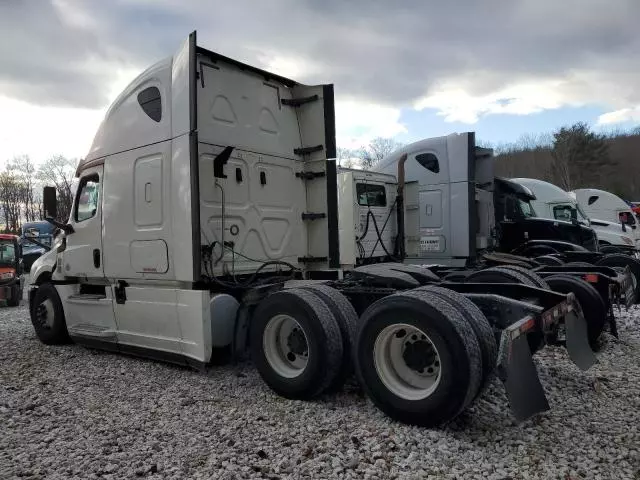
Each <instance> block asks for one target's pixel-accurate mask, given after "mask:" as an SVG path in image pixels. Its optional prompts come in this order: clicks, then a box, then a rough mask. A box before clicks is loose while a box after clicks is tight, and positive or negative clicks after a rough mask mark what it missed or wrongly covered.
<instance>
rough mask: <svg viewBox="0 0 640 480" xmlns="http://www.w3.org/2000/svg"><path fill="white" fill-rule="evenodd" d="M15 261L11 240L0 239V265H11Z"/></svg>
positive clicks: (13, 246) (14, 250)
mask: <svg viewBox="0 0 640 480" xmlns="http://www.w3.org/2000/svg"><path fill="white" fill-rule="evenodd" d="M15 261H16V247H15V245H14V243H13V242H12V241H11V240H0V265H2V266H5V267H6V266H9V265H13V264H14V263H15Z"/></svg>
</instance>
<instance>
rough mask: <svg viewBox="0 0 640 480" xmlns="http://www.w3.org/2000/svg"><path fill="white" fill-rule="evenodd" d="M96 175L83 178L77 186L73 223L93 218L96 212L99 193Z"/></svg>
mask: <svg viewBox="0 0 640 480" xmlns="http://www.w3.org/2000/svg"><path fill="white" fill-rule="evenodd" d="M99 187H100V182H99V178H98V175H91V176H88V177H84V178H83V179H82V180H81V181H80V185H79V186H78V195H77V196H76V205H75V217H74V218H75V221H76V222H83V221H85V220H89V219H90V218H93V217H94V216H95V214H96V212H97V211H98V192H99V191H100V188H99Z"/></svg>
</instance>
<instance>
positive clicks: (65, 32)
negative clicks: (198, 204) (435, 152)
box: [0, 0, 640, 156]
mask: <svg viewBox="0 0 640 480" xmlns="http://www.w3.org/2000/svg"><path fill="white" fill-rule="evenodd" d="M638 20H640V1H638V0H610V1H605V0H563V1H544V0H523V1H506V0H505V1H497V0H484V1H473V2H472V1H469V0H462V1H455V2H453V1H449V2H426V1H417V0H407V1H403V2H392V1H386V2H385V1H379V0H369V1H365V0H353V1H348V0H343V1H338V0H327V1H319V0H269V1H246V0H233V1H204V0H193V1H189V0H185V1H179V0H111V1H98V0H87V1H74V0H0V29H1V31H2V32H3V41H2V42H1V43H0V108H2V107H4V108H2V110H0V127H3V126H6V125H7V124H9V123H11V124H14V123H15V118H22V117H25V118H28V117H29V116H30V115H28V114H27V113H26V112H33V111H34V110H33V109H34V108H37V109H40V110H42V111H43V112H44V113H43V117H47V113H46V111H48V112H49V114H50V115H51V114H52V112H58V114H59V115H63V116H64V118H65V119H66V121H67V123H70V125H69V126H70V127H73V125H75V123H74V122H77V123H78V124H79V123H82V124H83V125H86V124H87V118H89V117H91V118H93V117H92V115H93V113H92V112H95V113H96V115H97V116H99V115H101V114H102V112H103V110H104V108H105V107H107V106H108V104H109V102H110V100H111V99H112V98H113V97H114V95H115V94H117V88H121V87H122V86H124V84H126V81H128V80H129V79H130V78H131V77H132V76H134V75H135V74H136V73H137V72H138V71H139V70H141V69H143V68H145V67H146V66H147V65H149V64H151V63H153V62H154V61H156V60H158V59H160V58H162V57H164V56H168V55H171V54H172V52H173V51H174V50H175V49H176V48H177V46H178V45H179V44H180V42H181V41H182V40H183V39H184V38H185V37H186V36H187V35H188V34H189V32H190V31H192V30H194V29H197V30H198V38H199V43H200V44H202V45H204V46H206V47H207V48H209V49H211V50H214V51H218V52H220V53H223V54H225V55H228V56H232V57H235V58H238V59H240V60H243V61H245V62H248V63H252V64H257V65H260V66H262V67H264V68H268V69H271V70H274V71H276V72H278V73H282V74H284V75H288V76H291V77H293V78H295V79H296V80H299V81H303V82H309V83H321V82H332V83H334V84H335V85H336V94H337V99H338V103H339V105H338V126H339V135H341V136H342V139H343V142H345V143H349V142H357V141H365V140H366V138H369V137H370V136H372V135H385V136H391V135H394V136H400V137H403V136H404V137H407V138H419V137H421V136H422V137H424V136H428V135H426V134H425V132H424V131H425V130H438V133H440V131H446V128H447V127H449V130H451V131H453V130H460V129H461V128H467V129H480V130H482V128H485V127H486V128H488V126H491V128H490V129H489V131H493V130H495V131H496V132H497V131H498V130H499V128H500V122H498V124H497V125H493V123H495V122H496V121H498V120H499V119H501V120H502V122H504V127H505V128H507V129H508V126H509V123H510V119H511V118H512V117H514V116H517V117H519V118H521V117H526V116H530V117H531V118H532V119H535V118H539V117H536V115H539V114H540V113H541V112H551V113H552V114H551V113H550V115H551V116H550V117H549V120H548V123H549V125H550V128H553V126H554V118H556V117H554V115H556V114H557V118H564V116H563V115H565V113H566V111H567V109H572V108H586V109H587V110H588V114H589V115H591V117H592V118H593V119H594V120H595V121H596V122H600V123H606V124H612V123H623V124H624V125H628V124H629V123H634V122H635V123H638V122H639V121H640V109H639V105H640V88H638V85H640V70H638V67H637V59H638V55H639V54H640V25H639V24H638ZM114 90H115V91H114ZM2 101H4V102H5V103H4V104H3V103H2ZM16 109H18V110H19V109H22V110H21V111H17V110H16ZM10 112H15V114H12V115H11V117H12V120H11V121H9V114H10ZM74 112H75V114H74ZM31 116H32V115H31ZM54 118H55V117H54ZM96 118H97V117H96ZM545 118H546V117H545ZM92 121H94V123H95V120H92ZM483 122H488V123H486V125H485V124H483ZM534 124H535V125H536V127H535V128H538V129H540V128H542V127H541V126H540V125H538V124H537V123H535V122H534V123H531V126H528V125H529V124H527V123H526V122H525V124H523V127H522V128H525V129H526V128H533V125H534ZM465 125H466V127H465ZM483 125H485V127H483ZM543 126H544V125H543ZM14 128H15V127H14ZM486 128H485V129H486ZM492 129H493V130H492ZM88 132H89V131H87V132H83V134H84V135H90V133H88ZM522 133H525V132H522ZM1 135H2V134H0V140H2V139H3V137H2V136H1ZM509 135H511V134H509ZM509 135H507V137H509ZM492 136H494V137H495V136H496V135H493V134H492ZM13 137H14V136H12V138H13ZM507 139H508V138H507ZM496 140H499V138H496ZM89 142H90V139H89V140H87V141H84V143H83V144H82V145H86V146H88V143H89ZM1 148H2V147H0V156H1V155H2V154H3V153H4V154H5V155H6V154H8V153H9V152H8V151H6V150H5V151H3V150H1ZM73 148H75V147H73ZM73 148H70V150H73ZM78 148H80V147H79V146H78ZM14 149H15V148H14ZM11 153H13V150H11ZM74 154H75V153H74Z"/></svg>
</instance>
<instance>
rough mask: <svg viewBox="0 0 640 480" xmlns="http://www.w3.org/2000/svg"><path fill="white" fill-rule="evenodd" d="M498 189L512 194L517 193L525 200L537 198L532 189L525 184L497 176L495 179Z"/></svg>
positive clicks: (516, 194)
mask: <svg viewBox="0 0 640 480" xmlns="http://www.w3.org/2000/svg"><path fill="white" fill-rule="evenodd" d="M494 182H495V185H496V189H497V190H499V191H501V192H503V193H508V194H511V195H515V196H517V197H519V198H522V199H523V200H535V199H536V196H535V195H534V194H533V192H532V191H531V190H529V189H528V188H527V187H525V186H524V185H520V184H519V183H516V182H512V181H510V180H507V179H506V178H501V177H496V178H495V179H494Z"/></svg>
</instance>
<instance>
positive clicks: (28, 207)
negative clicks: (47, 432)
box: [7, 155, 41, 222]
mask: <svg viewBox="0 0 640 480" xmlns="http://www.w3.org/2000/svg"><path fill="white" fill-rule="evenodd" d="M7 171H8V172H11V173H13V174H14V175H15V177H16V179H17V182H18V185H19V187H20V188H19V191H20V203H21V204H22V212H23V216H24V219H25V220H26V221H27V222H33V221H35V220H40V218H41V213H40V210H41V208H40V195H39V194H38V193H37V192H36V189H37V183H36V178H35V173H36V167H35V165H34V163H33V162H32V161H31V159H30V158H29V157H28V156H27V155H23V156H20V157H14V158H13V160H11V161H10V162H9V164H8V165H7Z"/></svg>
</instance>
